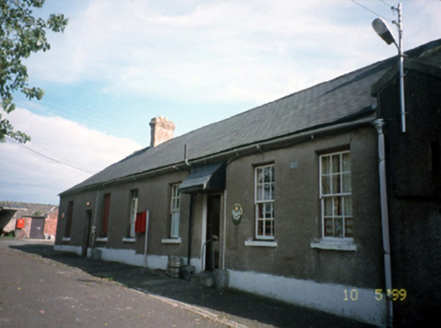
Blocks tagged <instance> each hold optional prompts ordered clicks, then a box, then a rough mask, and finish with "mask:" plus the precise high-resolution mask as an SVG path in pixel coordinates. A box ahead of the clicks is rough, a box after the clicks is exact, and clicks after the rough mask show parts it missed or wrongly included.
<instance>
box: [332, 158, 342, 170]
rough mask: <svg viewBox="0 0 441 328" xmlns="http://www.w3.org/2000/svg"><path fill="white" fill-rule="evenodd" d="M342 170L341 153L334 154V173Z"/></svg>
mask: <svg viewBox="0 0 441 328" xmlns="http://www.w3.org/2000/svg"><path fill="white" fill-rule="evenodd" d="M338 172H340V154H337V155H332V173H338Z"/></svg>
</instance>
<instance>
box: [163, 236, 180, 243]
mask: <svg viewBox="0 0 441 328" xmlns="http://www.w3.org/2000/svg"><path fill="white" fill-rule="evenodd" d="M181 241H182V239H181V237H178V238H165V239H162V240H161V242H162V243H163V244H180V243H181Z"/></svg>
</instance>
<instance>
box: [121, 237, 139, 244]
mask: <svg viewBox="0 0 441 328" xmlns="http://www.w3.org/2000/svg"><path fill="white" fill-rule="evenodd" d="M122 241H123V243H134V242H135V241H136V239H135V238H132V237H130V238H123V239H122Z"/></svg>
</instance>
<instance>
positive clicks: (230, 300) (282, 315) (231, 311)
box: [9, 240, 373, 328]
mask: <svg viewBox="0 0 441 328" xmlns="http://www.w3.org/2000/svg"><path fill="white" fill-rule="evenodd" d="M9 247H11V248H13V249H16V250H19V251H23V252H26V253H29V254H33V255H34V256H36V257H39V258H41V259H42V260H44V261H48V264H50V262H52V261H56V262H58V263H59V264H62V265H67V266H69V267H74V268H77V269H78V270H82V271H84V272H86V273H88V274H90V275H93V276H95V277H99V278H101V279H105V280H107V281H109V282H111V283H115V284H120V285H122V286H124V287H127V288H131V289H134V290H136V291H138V292H140V293H147V294H149V295H150V296H151V297H154V298H157V299H158V300H161V301H162V302H165V303H168V304H170V305H171V306H173V307H180V308H182V309H185V310H187V311H190V312H193V313H196V314H198V315H201V316H202V317H204V318H208V319H210V320H212V321H214V322H218V323H220V324H223V325H226V326H230V327H310V328H313V327H341V328H345V327H373V326H371V325H369V324H365V323H360V322H357V321H354V320H351V319H347V318H343V317H340V316H336V315H332V314H329V313H325V312H322V311H317V310H312V309H309V308H305V307H301V306H295V305H292V304H288V303H284V302H280V301H277V300H274V299H271V298H266V297H261V296H258V295H254V294H250V293H246V292H242V291H239V290H234V289H215V288H213V287H207V286H206V285H205V284H203V283H202V282H201V280H199V279H191V280H190V281H186V280H183V279H180V278H172V277H169V276H167V275H166V274H165V271H162V270H148V269H145V268H141V267H136V266H131V265H128V264H123V263H118V262H107V261H101V260H93V259H88V258H85V257H81V256H78V255H76V254H73V253H67V252H59V251H55V250H54V248H53V242H50V241H42V240H14V241H13V242H10V246H9Z"/></svg>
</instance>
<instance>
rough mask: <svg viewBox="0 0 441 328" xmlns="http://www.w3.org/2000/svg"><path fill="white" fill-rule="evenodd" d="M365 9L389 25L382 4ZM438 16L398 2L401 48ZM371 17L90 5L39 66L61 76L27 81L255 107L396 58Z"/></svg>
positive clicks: (208, 6)
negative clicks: (99, 85)
mask: <svg viewBox="0 0 441 328" xmlns="http://www.w3.org/2000/svg"><path fill="white" fill-rule="evenodd" d="M161 3H162V2H161ZM363 4H365V5H367V6H369V7H373V6H376V7H374V9H375V10H378V11H380V12H381V13H385V14H386V15H387V16H388V17H393V16H392V13H391V12H390V10H388V9H387V8H385V7H384V3H379V4H377V3H373V2H363ZM406 6H407V7H406ZM440 9H441V8H440V4H439V3H438V2H424V3H423V4H421V3H419V2H416V3H415V2H411V1H407V2H406V1H405V4H404V15H405V16H404V19H405V25H404V26H405V37H406V38H407V39H406V40H405V45H406V47H407V48H410V47H415V46H417V45H419V44H421V43H423V42H427V41H429V40H431V39H435V38H437V37H438V32H437V31H439V25H440V23H439V20H438V19H437V18H436V17H437V16H436V15H439V14H440ZM406 10H407V11H406ZM373 18H375V17H374V16H373V15H372V14H371V13H369V12H367V11H365V10H363V9H362V8H360V7H359V6H357V5H356V4H354V3H353V2H350V1H274V0H260V1H253V2H248V1H208V2H207V1H196V0H193V1H190V2H181V1H173V5H171V4H168V2H167V3H164V4H158V2H156V1H139V0H138V1H136V0H134V1H131V2H127V1H118V2H115V1H112V2H109V1H104V0H94V1H88V2H87V7H85V9H84V11H83V12H82V13H80V14H78V15H77V16H75V17H72V18H71V20H70V25H69V27H68V28H67V29H66V32H65V37H64V38H63V39H57V43H58V44H54V45H53V47H52V50H51V52H50V53H48V54H44V56H45V57H44V58H42V59H41V60H44V61H45V62H46V63H51V65H55V66H56V67H57V68H58V69H57V70H52V71H51V72H48V71H47V69H46V65H40V66H39V67H41V69H42V70H43V69H44V70H45V72H43V71H40V72H38V68H36V67H33V68H32V69H33V70H34V72H31V75H34V76H36V75H39V76H42V78H43V77H44V78H46V79H50V80H53V81H60V82H63V83H72V82H75V81H80V80H95V81H96V80H99V81H101V82H104V83H105V85H106V87H105V88H104V90H105V91H107V92H113V93H122V94H134V95H137V96H156V97H158V96H159V97H164V98H165V97H166V98H173V99H180V100H183V101H186V100H191V101H201V102H244V101H250V102H253V103H256V104H260V103H262V102H266V101H270V100H273V99H275V98H276V97H280V96H283V95H286V94H288V93H292V92H293V91H296V90H299V89H302V88H305V87H307V86H310V85H313V84H316V83H319V82H321V81H323V80H328V79H331V78H333V77H336V76H338V75H340V74H344V73H346V72H348V71H350V70H352V69H355V68H359V67H362V66H364V65H367V64H370V63H372V62H375V61H378V60H381V59H384V58H385V57H388V56H393V55H395V54H396V51H395V49H393V48H392V47H389V48H388V47H387V46H386V44H383V43H382V41H381V40H380V39H378V37H377V36H376V35H375V33H374V32H373V30H372V28H371V26H370V23H371V21H372V19H373ZM423 24H424V28H422V26H423ZM407 31H409V32H407ZM415 31H421V32H415ZM422 31H424V35H423V33H422ZM48 65H49V64H48ZM43 73H44V74H43Z"/></svg>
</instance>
